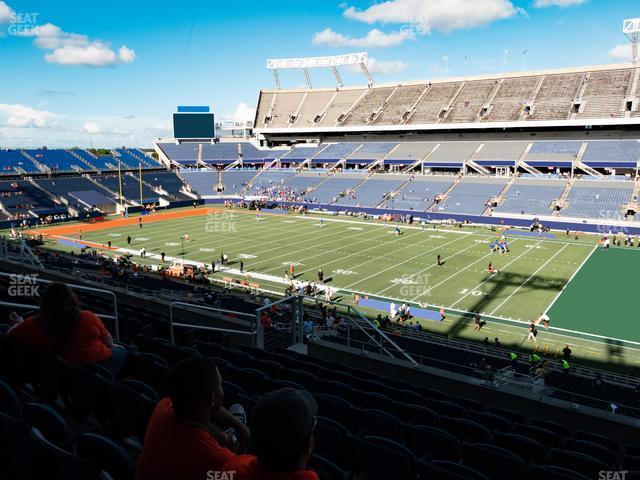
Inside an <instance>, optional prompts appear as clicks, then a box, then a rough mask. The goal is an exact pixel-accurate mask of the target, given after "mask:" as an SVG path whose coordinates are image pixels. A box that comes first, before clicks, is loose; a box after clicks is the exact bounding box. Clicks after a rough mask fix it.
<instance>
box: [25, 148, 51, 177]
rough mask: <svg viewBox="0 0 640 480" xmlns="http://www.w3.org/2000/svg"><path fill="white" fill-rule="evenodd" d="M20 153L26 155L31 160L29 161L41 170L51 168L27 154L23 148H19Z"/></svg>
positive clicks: (44, 170)
mask: <svg viewBox="0 0 640 480" xmlns="http://www.w3.org/2000/svg"><path fill="white" fill-rule="evenodd" d="M20 153H21V154H22V155H24V156H25V157H27V158H28V159H29V160H31V162H33V164H34V165H35V166H36V167H38V169H39V170H40V171H41V172H45V173H46V172H49V171H50V170H51V169H50V168H49V167H47V166H46V165H44V164H43V163H41V162H39V161H38V160H36V159H35V158H33V157H32V156H31V155H29V153H28V152H27V151H26V150H24V149H23V148H21V149H20Z"/></svg>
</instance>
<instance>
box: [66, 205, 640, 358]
mask: <svg viewBox="0 0 640 480" xmlns="http://www.w3.org/2000/svg"><path fill="white" fill-rule="evenodd" d="M319 218H323V219H324V220H323V221H322V224H321V221H320V220H319ZM394 228H395V225H385V224H383V223H381V222H379V221H376V222H364V221H361V220H360V219H357V218H354V219H351V218H350V217H328V216H322V217H314V216H310V215H307V216H298V215H293V214H290V215H268V214H262V215H261V216H260V219H257V218H256V215H255V213H252V212H248V211H245V210H228V211H224V212H219V211H213V210H212V211H211V212H210V213H209V214H208V215H204V216H200V217H188V218H182V219H175V220H172V219H167V220H163V221H161V222H157V223H148V224H147V223H144V224H143V228H142V229H140V228H139V227H138V225H132V226H128V227H119V228H113V229H108V230H100V231H95V232H86V233H85V234H84V236H83V240H87V241H89V242H95V243H98V244H106V243H107V241H108V240H111V241H112V244H113V246H114V247H119V248H120V251H119V252H116V253H117V254H121V253H124V252H129V253H133V254H134V255H135V256H136V257H138V255H137V253H138V251H139V249H140V248H142V247H143V246H144V248H145V249H146V251H147V255H148V257H147V258H146V259H139V258H138V261H139V262H140V263H146V264H156V265H157V264H158V263H159V254H160V252H161V251H164V252H165V253H166V255H167V257H168V258H171V259H182V258H184V259H186V260H189V261H195V262H202V263H207V264H210V263H211V262H212V261H213V260H214V259H219V257H220V255H221V253H223V252H224V253H226V254H227V255H228V256H229V258H230V265H229V270H228V271H226V272H223V273H220V274H216V275H215V277H217V278H218V279H221V278H222V277H223V276H224V277H229V276H231V277H237V278H240V277H242V278H245V276H243V275H241V274H240V272H239V271H238V269H239V265H240V261H242V262H243V263H244V270H245V272H249V275H250V276H251V277H252V281H253V282H257V283H259V284H260V286H261V288H263V289H265V290H268V291H272V292H277V293H282V292H284V289H285V288H286V285H287V283H286V281H285V280H284V274H285V271H286V270H288V268H289V266H290V264H292V263H293V264H294V265H295V273H296V280H311V281H315V280H317V271H318V269H319V268H321V269H322V270H323V271H324V273H325V277H330V283H329V284H330V285H331V286H333V287H334V288H336V289H338V290H339V293H340V295H341V296H342V298H343V300H344V301H351V300H352V298H353V294H354V293H356V292H357V293H359V294H360V295H368V296H370V297H374V298H378V299H388V300H392V301H396V302H402V301H407V302H410V303H412V304H414V305H420V304H422V305H424V304H428V305H429V307H431V308H434V309H437V308H439V307H440V306H444V307H445V308H447V309H449V311H450V313H451V315H450V318H449V319H448V320H447V321H445V322H443V323H442V324H440V323H438V322H433V321H424V322H423V325H424V326H425V328H427V329H428V330H432V331H436V332H442V333H446V334H448V335H450V336H452V337H461V338H474V339H476V340H479V339H482V338H484V337H485V336H488V337H489V338H490V339H491V340H493V338H494V337H496V336H498V337H500V338H501V340H506V341H510V342H512V343H513V344H522V341H523V339H524V337H525V336H526V333H527V332H526V328H527V324H528V322H529V321H530V320H532V319H535V318H537V317H538V315H539V314H540V313H541V312H545V311H547V309H548V308H549V307H551V309H550V311H549V315H550V316H551V319H552V321H551V326H552V328H550V329H549V330H543V329H540V331H541V334H540V335H539V337H538V340H539V345H538V348H544V349H546V350H548V351H554V352H555V351H558V350H559V349H561V348H562V346H563V345H564V343H571V344H572V345H574V346H579V348H580V349H581V350H583V352H585V353H588V354H589V355H590V356H596V357H603V358H608V357H610V356H611V355H612V352H611V348H610V344H611V341H610V340H607V339H605V338H602V337H611V338H614V339H621V340H624V341H625V345H624V347H625V348H627V350H626V352H627V357H628V358H631V356H632V355H631V354H633V355H635V353H640V352H639V351H637V350H636V348H640V343H639V344H637V345H636V344H635V343H634V342H640V335H639V334H638V329H637V328H635V327H634V326H633V325H631V322H632V319H633V317H634V316H633V313H632V312H633V311H634V308H633V306H634V302H633V296H632V295H631V294H630V292H631V289H632V288H633V287H634V283H633V281H632V280H633V278H632V277H631V276H630V275H631V273H630V272H633V271H634V265H640V249H626V250H625V249H616V248H613V249H611V250H609V251H606V252H604V251H601V249H596V241H597V238H596V237H589V236H585V237H582V238H581V239H580V240H578V241H576V240H574V239H573V238H567V237H565V236H564V235H563V234H562V235H559V236H558V238H555V239H542V238H538V237H537V236H533V237H526V236H518V235H511V234H509V233H507V236H508V241H509V245H510V250H511V252H510V253H509V254H508V255H500V254H497V253H492V252H491V251H490V249H489V246H488V245H489V242H490V241H491V240H492V239H496V238H498V236H499V234H498V233H496V232H492V231H490V230H489V229H486V228H480V227H469V228H457V227H438V228H436V229H433V228H432V227H431V226H429V227H426V228H424V229H423V228H422V227H420V226H412V227H409V226H401V227H400V228H401V231H402V234H401V235H400V236H396V235H395V234H394V232H393V230H394ZM185 233H188V235H189V237H190V239H189V241H186V242H182V240H181V237H182V236H183V235H184V234H185ZM127 236H131V237H132V239H133V241H132V245H131V246H130V247H128V246H127V243H126V238H127ZM183 246H184V250H183ZM54 247H55V248H63V249H65V250H69V247H68V246H66V245H60V244H58V245H55V246H54ZM437 255H440V256H441V258H442V260H443V261H444V264H443V265H441V266H438V265H437V264H436V256H437ZM489 262H491V263H492V264H493V266H494V267H495V268H496V269H498V270H499V272H498V273H494V274H491V273H489V272H488V271H487V267H488V265H489ZM628 272H629V273H628ZM245 275H246V274H245ZM574 276H575V277H574ZM570 280H571V281H570ZM565 287H566V288H565ZM474 311H479V312H480V313H481V314H482V315H484V316H486V318H487V319H488V323H487V326H486V327H485V328H483V330H482V331H481V332H473V328H471V325H470V323H471V322H469V320H468V318H465V313H466V312H474ZM372 313H373V312H372ZM582 334H586V335H582ZM607 342H608V343H609V346H608V347H607ZM531 346H533V345H531ZM636 357H638V359H640V355H638V356H634V359H633V363H634V364H638V359H636Z"/></svg>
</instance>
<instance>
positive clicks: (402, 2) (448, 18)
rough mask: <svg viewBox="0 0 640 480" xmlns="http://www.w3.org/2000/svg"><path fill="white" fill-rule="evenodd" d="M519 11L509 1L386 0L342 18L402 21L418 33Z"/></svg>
mask: <svg viewBox="0 0 640 480" xmlns="http://www.w3.org/2000/svg"><path fill="white" fill-rule="evenodd" d="M519 13H525V11H524V10H523V9H521V8H518V7H516V6H515V5H514V4H513V3H511V1H510V0H387V1H385V2H381V3H376V4H374V5H372V6H370V7H369V8H366V9H364V10H359V9H357V8H355V7H347V8H346V9H345V11H344V15H345V17H347V18H350V19H352V20H358V21H361V22H365V23H369V24H373V23H381V24H390V23H391V24H406V25H407V26H410V27H413V28H414V29H415V30H416V33H417V34H420V35H427V34H430V33H431V32H432V31H433V30H439V31H442V32H450V31H452V30H458V29H463V28H472V27H477V26H482V25H487V24H489V23H491V22H494V21H496V20H504V19H507V18H511V17H514V16H515V15H517V14H519Z"/></svg>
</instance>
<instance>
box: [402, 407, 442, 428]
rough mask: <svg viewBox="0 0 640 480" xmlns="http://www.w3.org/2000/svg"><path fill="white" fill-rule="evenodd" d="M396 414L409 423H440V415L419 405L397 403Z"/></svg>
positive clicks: (435, 424) (433, 424)
mask: <svg viewBox="0 0 640 480" xmlns="http://www.w3.org/2000/svg"><path fill="white" fill-rule="evenodd" d="M397 415H398V418H400V420H402V421H403V422H405V423H409V424H411V425H430V426H435V427H437V426H439V425H440V415H438V414H437V413H436V412H434V411H433V410H431V409H430V408H428V407H423V406H420V405H399V406H398V409H397Z"/></svg>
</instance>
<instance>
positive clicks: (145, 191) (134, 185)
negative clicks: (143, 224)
mask: <svg viewBox="0 0 640 480" xmlns="http://www.w3.org/2000/svg"><path fill="white" fill-rule="evenodd" d="M93 179H94V180H95V181H97V182H98V183H99V184H100V185H103V186H104V187H106V188H107V189H108V190H111V191H112V192H114V193H115V194H119V191H120V185H119V180H118V175H96V176H95V177H93ZM121 180H122V195H123V196H124V198H126V199H127V200H129V201H131V202H135V203H140V182H139V180H138V178H136V177H133V176H131V175H121ZM159 197H160V195H159V194H158V193H156V192H154V191H153V190H152V189H151V188H149V187H148V186H147V185H145V184H144V183H143V184H142V201H143V202H144V203H148V202H156V201H157V200H158V198H159Z"/></svg>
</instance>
